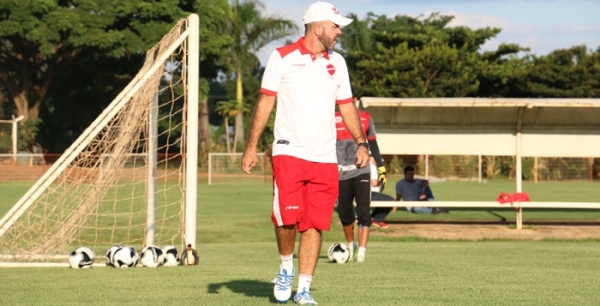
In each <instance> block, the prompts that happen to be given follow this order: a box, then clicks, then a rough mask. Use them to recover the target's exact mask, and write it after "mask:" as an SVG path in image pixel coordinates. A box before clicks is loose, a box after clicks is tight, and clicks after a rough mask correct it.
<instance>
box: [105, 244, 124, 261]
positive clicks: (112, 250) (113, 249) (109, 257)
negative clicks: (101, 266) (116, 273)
mask: <svg viewBox="0 0 600 306" xmlns="http://www.w3.org/2000/svg"><path fill="white" fill-rule="evenodd" d="M122 247H123V246H120V245H113V246H112V247H111V248H110V249H108V251H106V265H107V266H113V257H114V256H115V252H116V251H117V250H119V249H120V248H122Z"/></svg>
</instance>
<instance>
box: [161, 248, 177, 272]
mask: <svg viewBox="0 0 600 306" xmlns="http://www.w3.org/2000/svg"><path fill="white" fill-rule="evenodd" d="M163 252H164V253H165V263H164V264H163V265H164V266H165V267H176V266H179V252H178V251H177V248H176V247H175V246H172V245H168V246H166V247H164V248H163Z"/></svg>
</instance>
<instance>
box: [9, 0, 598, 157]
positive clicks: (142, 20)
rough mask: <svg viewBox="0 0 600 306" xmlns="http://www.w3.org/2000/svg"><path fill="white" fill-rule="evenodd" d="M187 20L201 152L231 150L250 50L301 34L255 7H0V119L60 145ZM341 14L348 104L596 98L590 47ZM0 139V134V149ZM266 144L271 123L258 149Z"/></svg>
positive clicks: (434, 22) (255, 76)
mask: <svg viewBox="0 0 600 306" xmlns="http://www.w3.org/2000/svg"><path fill="white" fill-rule="evenodd" d="M190 13H197V14H198V15H199V16H200V47H201V50H200V59H201V69H200V78H201V83H200V86H201V90H200V95H201V97H200V101H201V107H200V109H201V114H200V125H201V126H200V131H201V133H200V141H201V150H202V151H204V152H208V151H226V150H228V151H240V150H242V149H243V145H244V143H245V133H244V132H245V131H247V130H248V129H249V124H250V120H251V110H252V109H253V108H254V103H255V102H256V98H257V96H258V91H259V89H260V80H261V77H262V71H263V68H264V67H261V64H260V61H259V59H258V57H257V54H258V52H259V51H260V50H261V49H262V48H264V47H265V46H266V45H267V44H269V43H271V42H273V41H280V42H281V44H283V43H284V42H283V39H286V38H287V39H289V40H290V41H291V40H295V39H297V36H299V35H302V32H303V31H302V29H301V28H300V27H299V26H298V25H296V24H294V23H293V22H292V21H291V20H288V19H285V18H283V17H282V16H281V15H277V14H271V15H269V14H266V13H265V7H264V4H263V3H261V2H260V1H258V0H245V1H244V0H242V1H240V0H229V1H228V0H163V1H147V0H118V1H117V0H94V1H91V0H78V1H76V0H55V1H6V0H0V119H8V118H10V116H11V115H15V116H20V115H23V116H24V117H25V118H27V120H25V121H23V125H22V126H21V129H20V131H22V132H23V133H21V135H20V137H21V138H22V140H23V141H21V142H20V143H21V144H22V147H21V148H20V150H25V149H27V148H26V146H27V145H32V144H33V143H35V142H38V143H40V144H41V146H42V147H44V148H45V149H47V150H48V151H50V152H62V151H63V150H64V149H65V148H67V147H68V146H69V145H70V144H71V143H72V142H73V141H74V140H75V138H76V137H77V136H78V135H79V134H80V133H81V132H82V131H83V130H84V129H85V128H86V127H87V126H88V125H89V124H90V123H91V122H92V121H93V120H94V119H95V118H96V117H97V116H98V114H99V113H100V112H101V111H102V110H103V109H104V108H105V107H106V106H107V105H108V104H109V103H110V102H111V101H112V100H113V98H114V97H115V96H117V94H118V93H119V92H120V91H121V89H123V88H124V87H125V86H126V84H127V83H128V82H129V81H130V80H131V79H132V78H133V76H135V74H136V72H137V71H138V70H139V68H140V66H141V64H142V62H143V56H144V54H145V51H146V50H147V49H149V48H150V47H151V46H153V45H154V44H155V43H156V42H157V41H158V40H159V39H160V37H162V36H163V35H164V34H166V33H167V32H168V30H169V29H170V28H171V26H172V25H173V24H174V23H175V22H176V21H177V20H179V19H180V18H185V17H186V16H187V15H189V14H190ZM349 17H351V18H353V19H354V20H355V21H354V22H353V23H352V24H350V25H349V26H347V27H345V28H343V35H342V36H341V37H340V43H339V44H338V46H337V47H338V48H339V50H337V51H339V52H340V53H342V54H343V55H344V56H345V57H346V60H347V63H348V68H349V71H350V77H351V82H352V86H353V90H354V93H355V96H357V97H361V96H389V97H522V98H598V97H600V86H599V85H600V84H599V82H600V47H597V48H596V49H591V48H588V46H585V45H582V46H565V48H564V49H559V50H555V51H552V52H550V53H549V54H547V55H534V54H531V53H529V49H528V48H527V46H519V45H517V44H511V43H504V44H501V45H500V46H499V47H498V48H497V50H495V51H486V52H482V51H481V50H482V46H483V44H485V43H486V42H487V41H489V40H490V39H493V38H495V37H496V36H497V35H498V34H499V33H500V32H501V29H499V28H490V27H486V28H481V29H471V28H469V27H464V26H463V27H448V24H449V22H450V21H451V20H452V19H453V16H445V15H440V14H436V13H434V14H431V15H429V16H421V17H410V16H394V17H388V16H386V15H376V14H373V13H368V14H367V15H366V16H365V17H364V18H359V17H358V16H357V15H356V14H350V15H349ZM229 119H231V121H230V120H229ZM229 122H233V126H234V135H233V136H232V137H231V138H230V136H229V135H227V133H228V131H229V129H227V128H226V127H225V124H224V123H227V125H229ZM211 126H220V128H219V130H217V131H213V129H212V127H211ZM222 135H226V136H225V137H222ZM7 136H8V137H10V135H6V134H4V135H2V132H1V131H0V151H2V150H6V148H3V147H1V146H2V144H3V143H4V142H3V141H2V137H4V138H6V137H7ZM272 139H273V121H272V120H271V122H270V123H269V124H268V126H267V128H266V130H265V133H264V135H263V137H262V139H261V143H260V146H261V148H262V149H264V150H267V149H268V148H269V146H270V144H271V141H272ZM230 140H231V142H232V143H231V144H230V143H229V141H230Z"/></svg>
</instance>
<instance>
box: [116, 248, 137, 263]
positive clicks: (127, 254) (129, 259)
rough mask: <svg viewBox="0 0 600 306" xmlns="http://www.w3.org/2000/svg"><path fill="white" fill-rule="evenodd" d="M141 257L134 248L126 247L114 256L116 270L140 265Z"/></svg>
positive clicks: (117, 251)
mask: <svg viewBox="0 0 600 306" xmlns="http://www.w3.org/2000/svg"><path fill="white" fill-rule="evenodd" d="M139 259H140V256H139V254H138V252H137V250H136V249H135V248H134V247H132V246H124V247H122V248H120V249H118V250H116V251H115V252H114V254H113V258H112V265H113V266H114V267H115V268H133V267H135V266H136V265H137V264H138V261H139Z"/></svg>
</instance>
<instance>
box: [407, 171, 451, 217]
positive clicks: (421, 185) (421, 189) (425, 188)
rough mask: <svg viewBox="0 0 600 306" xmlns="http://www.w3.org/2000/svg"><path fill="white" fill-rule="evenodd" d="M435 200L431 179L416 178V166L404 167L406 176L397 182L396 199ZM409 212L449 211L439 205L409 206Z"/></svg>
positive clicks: (436, 212) (434, 212)
mask: <svg viewBox="0 0 600 306" xmlns="http://www.w3.org/2000/svg"><path fill="white" fill-rule="evenodd" d="M400 200H403V201H435V198H434V197H433V192H432V191H431V188H430V187H429V181H428V180H423V179H415V168H414V167H413V166H406V167H404V178H403V179H401V180H399V181H398V182H397V183H396V201H400ZM406 209H407V210H408V211H409V212H411V213H415V214H439V213H448V210H446V209H440V208H438V207H407V208H406Z"/></svg>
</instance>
